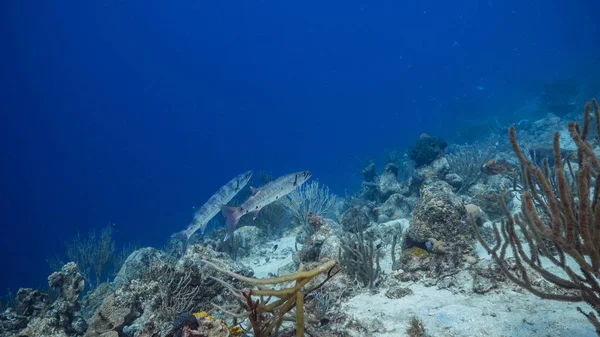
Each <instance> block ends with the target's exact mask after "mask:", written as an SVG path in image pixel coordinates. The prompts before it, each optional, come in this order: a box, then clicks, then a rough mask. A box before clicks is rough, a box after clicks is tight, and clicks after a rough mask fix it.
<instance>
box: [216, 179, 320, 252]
mask: <svg viewBox="0 0 600 337" xmlns="http://www.w3.org/2000/svg"><path fill="white" fill-rule="evenodd" d="M311 175H312V173H311V172H310V171H303V172H296V173H292V174H288V175H285V176H281V177H279V178H277V179H275V180H273V181H271V182H270V183H268V184H266V185H265V186H263V187H261V188H258V189H255V188H253V189H252V196H251V197H250V198H248V200H246V201H244V203H243V204H241V205H240V206H222V207H221V212H222V213H223V216H224V217H225V224H226V225H227V235H225V239H224V240H223V241H227V240H228V239H229V238H230V237H231V235H233V232H234V231H235V229H236V227H237V224H238V222H239V221H240V218H241V217H242V216H244V215H246V214H248V213H253V214H254V218H255V219H256V216H257V215H258V212H259V211H260V210H261V209H262V208H263V207H265V206H267V205H268V204H270V203H272V202H274V201H276V200H278V199H280V198H282V197H284V196H286V195H287V194H288V193H290V192H291V191H293V190H294V189H295V188H297V187H298V186H300V185H302V184H304V183H305V182H306V181H307V180H308V179H309V178H310V176H311Z"/></svg>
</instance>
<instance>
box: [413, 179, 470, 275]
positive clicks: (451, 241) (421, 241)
mask: <svg viewBox="0 0 600 337" xmlns="http://www.w3.org/2000/svg"><path fill="white" fill-rule="evenodd" d="M407 235H408V238H409V240H405V241H404V247H403V248H404V249H409V248H412V247H417V248H420V249H427V250H429V252H430V253H431V254H430V258H427V259H419V265H420V266H419V268H417V269H422V270H426V271H427V276H428V277H433V278H435V277H439V276H441V275H443V274H444V273H447V272H449V271H453V270H455V269H457V268H458V267H459V266H460V265H461V263H462V260H463V258H462V256H463V255H465V254H472V253H473V245H474V243H475V240H474V236H473V229H472V228H471V226H470V225H469V223H468V222H467V211H466V210H465V207H464V205H463V203H462V202H461V200H460V199H459V198H458V197H457V196H456V195H454V193H453V192H452V187H451V186H450V185H448V184H447V183H445V182H443V181H437V182H434V183H432V184H431V185H425V186H423V187H422V189H421V198H420V199H419V201H418V202H417V204H416V205H415V209H414V212H413V217H412V221H411V224H410V227H409V229H408V234H407ZM442 246H443V247H444V248H440V247H442ZM402 256H403V259H402V260H403V261H401V266H402V267H401V268H403V269H404V265H405V264H408V262H409V261H413V259H410V260H407V259H406V257H407V255H406V254H403V255H402ZM413 262H414V261H413Z"/></svg>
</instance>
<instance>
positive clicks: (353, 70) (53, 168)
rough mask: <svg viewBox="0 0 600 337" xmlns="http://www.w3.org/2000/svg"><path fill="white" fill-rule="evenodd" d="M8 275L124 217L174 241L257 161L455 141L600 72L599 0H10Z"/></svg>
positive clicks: (318, 171)
mask: <svg viewBox="0 0 600 337" xmlns="http://www.w3.org/2000/svg"><path fill="white" fill-rule="evenodd" d="M2 7H3V9H2V11H1V12H2V14H0V15H1V16H2V20H0V25H1V26H2V30H1V31H2V33H1V34H2V37H3V43H2V44H3V48H2V60H3V62H1V65H0V69H2V82H3V86H2V90H1V91H0V125H1V127H2V132H0V140H1V149H2V163H3V164H2V165H1V170H2V175H1V177H2V179H1V181H2V186H1V191H2V193H1V195H2V199H1V200H0V207H1V208H0V210H1V212H2V213H1V214H2V217H1V221H2V224H1V227H0V257H1V258H0V270H2V274H3V276H2V277H1V278H0V289H5V288H10V289H13V291H14V290H16V288H18V287H25V286H27V287H36V286H40V285H43V284H44V283H45V279H46V276H47V275H48V274H49V273H50V268H49V267H48V265H47V263H46V259H47V258H49V257H51V256H53V255H54V254H62V253H63V252H64V249H65V242H66V241H70V240H71V239H72V238H73V237H74V236H75V235H76V234H77V233H78V232H79V233H82V234H83V235H85V234H86V233H87V232H88V231H90V230H92V229H97V230H99V229H100V228H102V227H104V226H106V225H107V224H109V223H110V224H114V229H115V232H116V236H117V241H118V243H119V244H122V243H124V242H130V241H135V242H138V243H139V244H141V245H144V246H146V245H150V246H156V247H160V246H163V245H164V244H165V243H166V242H167V240H168V238H169V236H170V234H171V233H173V232H175V231H177V230H181V229H183V228H185V226H186V225H187V224H188V223H189V221H190V220H191V217H192V210H191V207H192V206H195V205H199V204H201V203H203V202H204V201H205V200H206V199H207V198H208V197H210V195H211V194H212V193H213V192H214V191H215V190H216V189H218V188H219V187H220V186H221V185H222V184H223V183H224V182H226V181H228V180H229V179H231V177H233V176H235V175H236V174H238V173H240V172H243V171H245V170H248V169H252V170H254V171H255V172H260V171H268V172H271V173H272V174H273V175H275V176H277V175H280V174H285V173H289V172H293V171H299V170H311V171H312V172H313V173H314V178H316V179H319V181H320V182H322V183H324V184H326V185H328V186H329V187H330V188H331V189H332V190H333V191H334V192H335V193H337V194H339V195H342V196H343V195H345V193H352V192H354V191H356V190H357V189H358V188H359V186H360V181H361V180H362V177H361V174H360V162H361V161H362V160H365V159H368V158H373V159H375V160H382V157H383V154H384V149H386V148H397V149H401V150H405V149H406V148H407V147H408V146H410V145H412V144H413V143H414V141H415V139H417V138H418V137H419V135H420V134H421V133H428V134H430V135H435V136H442V137H446V138H448V139H449V140H451V139H452V138H453V137H456V135H457V134H458V133H460V132H461V130H463V129H464V128H465V127H468V125H469V123H471V122H473V121H479V120H489V121H491V120H499V121H503V122H507V123H508V122H511V121H512V120H513V114H512V112H513V111H514V109H516V108H517V107H519V106H521V105H522V104H523V102H525V101H527V100H529V99H532V98H534V97H535V95H538V94H539V92H540V90H541V88H543V86H544V84H545V83H547V82H548V81H549V80H551V79H552V78H554V77H556V76H574V77H577V78H581V79H582V81H593V80H594V78H595V79H596V80H598V79H599V78H600V76H598V75H599V73H600V69H599V68H600V62H599V57H600V44H599V43H598V36H599V35H600V34H599V33H600V26H599V24H598V19H597V15H596V14H597V13H599V9H600V8H599V7H600V5H599V4H598V3H597V2H595V1H590V0H587V1H584V0H582V1H571V2H567V1H561V2H559V1H554V2H548V1H541V0H532V1H515V0H508V1H497V0H485V1H452V2H444V1H419V2H416V1H413V2H407V1H380V2H375V1H353V0H350V1H318V2H317V1H303V2H284V1H233V2H221V1H212V2H209V1H188V0H185V1H156V0H146V1H94V2H90V1H59V2H58V1H57V2H52V1H46V2H29V1H7V2H5V3H3V4H2Z"/></svg>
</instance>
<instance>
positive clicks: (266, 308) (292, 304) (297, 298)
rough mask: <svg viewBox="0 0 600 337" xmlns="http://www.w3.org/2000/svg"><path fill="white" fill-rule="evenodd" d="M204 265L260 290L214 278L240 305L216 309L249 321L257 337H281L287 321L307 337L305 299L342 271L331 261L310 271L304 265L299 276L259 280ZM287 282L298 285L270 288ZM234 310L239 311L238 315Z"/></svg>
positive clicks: (213, 265)
mask: <svg viewBox="0 0 600 337" xmlns="http://www.w3.org/2000/svg"><path fill="white" fill-rule="evenodd" d="M204 263H205V264H206V265H207V266H209V267H211V268H213V269H215V270H217V271H220V272H222V273H224V274H227V275H228V276H230V277H233V278H234V279H236V280H238V281H242V282H246V283H249V284H251V285H253V286H255V287H256V289H249V290H247V291H243V290H239V289H236V288H235V287H234V286H233V285H231V284H230V283H227V282H226V281H223V280H221V279H219V278H215V277H212V276H211V277H210V278H211V279H213V280H215V281H217V282H219V283H221V284H222V285H224V286H225V287H226V288H228V289H229V290H230V291H231V292H232V294H233V295H234V296H235V297H236V298H237V299H238V300H239V303H240V305H239V306H227V307H224V306H218V305H214V306H215V307H216V308H217V309H219V310H221V311H223V312H224V313H226V314H228V315H230V316H232V317H234V318H237V319H240V318H247V319H248V320H249V322H250V326H251V327H252V332H253V335H254V336H255V337H266V336H277V334H278V332H279V329H280V327H281V324H282V323H283V322H284V321H295V322H296V335H297V336H298V337H303V336H304V324H305V321H306V318H305V313H304V300H305V298H306V296H308V295H309V294H311V293H312V292H314V291H316V290H318V289H320V288H321V287H322V286H323V284H325V282H327V281H329V280H330V279H331V278H332V277H333V276H334V275H335V274H337V273H338V272H339V268H338V263H337V261H329V262H326V263H324V264H322V265H320V266H318V267H317V268H315V269H313V270H310V271H306V270H304V266H303V265H302V264H301V265H300V268H299V269H298V272H297V273H295V274H290V275H285V276H281V277H275V278H269V279H256V278H251V277H246V276H243V275H239V274H236V273H234V272H231V271H228V270H226V269H223V268H221V267H219V266H217V265H216V264H214V263H213V262H209V261H204ZM325 273H326V277H325V280H323V281H322V282H320V283H318V284H317V285H315V286H312V287H309V288H308V289H307V290H304V287H305V286H307V285H308V284H309V283H310V282H311V281H312V280H313V279H314V278H315V277H316V276H318V275H320V274H325ZM286 282H294V285H293V286H291V287H287V288H282V289H273V288H269V287H267V286H274V285H276V284H282V283H286ZM254 298H256V299H254ZM294 308H295V309H296V312H295V315H290V314H289V313H290V311H292V310H293V309H294ZM232 310H236V312H234V311H232Z"/></svg>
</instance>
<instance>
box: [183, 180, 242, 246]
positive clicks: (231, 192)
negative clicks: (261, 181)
mask: <svg viewBox="0 0 600 337" xmlns="http://www.w3.org/2000/svg"><path fill="white" fill-rule="evenodd" d="M251 177H252V171H247V172H244V173H242V174H240V175H238V176H237V177H235V178H233V179H231V180H230V181H229V182H228V183H227V184H225V185H223V187H221V188H219V190H218V191H217V192H216V193H215V194H213V196H212V197H210V199H208V201H207V202H206V203H205V204H204V205H202V207H200V208H197V209H195V212H194V219H192V222H191V223H190V225H189V226H188V227H187V228H186V229H184V230H182V231H181V232H177V233H175V234H173V235H171V237H173V238H178V239H180V240H181V241H182V242H183V254H185V250H186V248H187V241H188V239H189V238H190V237H191V236H192V234H194V233H195V232H196V231H197V230H198V229H201V230H202V233H204V231H205V230H206V226H207V225H208V222H209V221H210V219H212V218H213V217H214V216H215V215H217V213H219V211H220V210H221V206H223V205H226V204H227V203H228V202H230V201H231V199H233V197H235V195H236V194H237V193H238V192H239V191H240V190H241V189H242V188H244V186H246V184H248V181H250V178H251Z"/></svg>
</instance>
